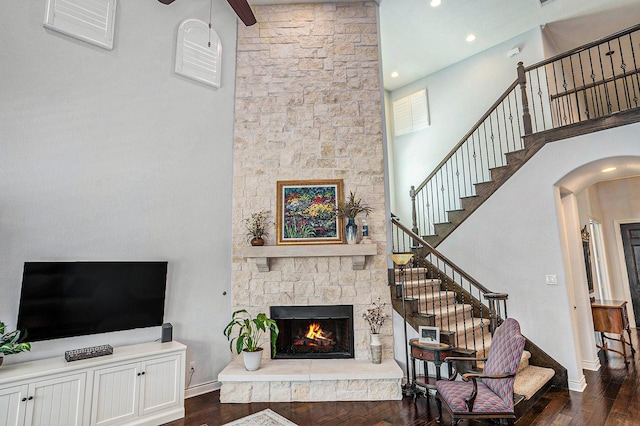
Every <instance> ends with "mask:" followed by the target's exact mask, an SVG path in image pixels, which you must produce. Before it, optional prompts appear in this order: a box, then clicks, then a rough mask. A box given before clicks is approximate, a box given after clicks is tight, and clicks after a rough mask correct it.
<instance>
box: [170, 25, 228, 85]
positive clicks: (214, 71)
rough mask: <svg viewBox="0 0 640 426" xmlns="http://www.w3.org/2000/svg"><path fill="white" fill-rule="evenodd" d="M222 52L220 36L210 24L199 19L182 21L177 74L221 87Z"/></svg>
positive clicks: (179, 29) (177, 55)
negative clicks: (210, 27)
mask: <svg viewBox="0 0 640 426" xmlns="http://www.w3.org/2000/svg"><path fill="white" fill-rule="evenodd" d="M209 41H211V46H209ZM221 54H222V44H221V43H220V37H218V33H216V32H215V31H214V30H213V29H209V25H208V24H206V23H204V22H202V21H200V20H198V19H187V20H185V21H182V23H181V24H180V27H179V28H178V42H177V45H176V68H175V72H176V74H180V75H183V76H185V77H188V78H191V79H193V80H196V81H199V82H201V83H204V84H208V85H209V86H213V87H220V59H221Z"/></svg>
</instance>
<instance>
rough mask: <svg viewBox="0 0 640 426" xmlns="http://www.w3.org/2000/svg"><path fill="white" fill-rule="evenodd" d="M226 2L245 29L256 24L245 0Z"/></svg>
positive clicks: (229, 0)
mask: <svg viewBox="0 0 640 426" xmlns="http://www.w3.org/2000/svg"><path fill="white" fill-rule="evenodd" d="M172 1H173V0H172ZM227 1H228V2H229V4H230V5H231V7H232V8H233V10H235V12H236V15H238V18H240V20H241V21H242V22H244V24H245V25H246V26H247V27H250V26H251V25H253V24H255V23H256V22H257V21H256V17H255V16H254V15H253V11H252V10H251V6H249V3H248V2H247V0H227Z"/></svg>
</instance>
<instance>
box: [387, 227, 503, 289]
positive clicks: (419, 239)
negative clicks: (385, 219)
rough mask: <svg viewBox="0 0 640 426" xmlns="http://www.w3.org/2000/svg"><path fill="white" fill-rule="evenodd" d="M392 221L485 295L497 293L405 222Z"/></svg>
mask: <svg viewBox="0 0 640 426" xmlns="http://www.w3.org/2000/svg"><path fill="white" fill-rule="evenodd" d="M391 223H392V224H393V225H395V226H397V227H398V228H400V229H401V230H402V231H403V232H405V233H406V234H407V235H408V236H409V237H410V238H413V240H414V241H417V242H419V243H420V244H421V245H422V247H424V248H425V249H426V250H428V251H429V253H433V254H434V255H435V256H437V257H438V259H440V260H442V261H443V262H445V263H446V264H448V265H449V266H451V268H452V269H454V270H455V271H456V273H458V274H459V275H460V276H461V277H463V278H464V279H465V280H467V281H468V282H469V283H470V284H472V285H473V286H474V287H476V288H477V289H478V290H480V291H481V292H482V293H483V294H484V295H486V294H496V293H493V292H492V291H491V290H489V289H488V288H486V287H485V286H483V285H482V284H480V283H479V282H478V281H476V280H475V279H473V278H472V277H471V275H469V274H467V273H466V272H465V271H463V270H462V268H460V267H459V266H458V265H456V264H455V263H453V262H452V261H451V260H449V259H447V258H446V257H445V256H444V255H443V254H442V253H440V252H439V251H438V250H436V249H435V248H433V247H431V245H430V244H429V243H427V242H426V241H425V240H423V239H422V238H420V237H419V236H418V235H417V234H415V233H414V232H413V231H411V230H410V229H409V228H407V227H406V226H404V225H403V224H401V223H400V222H398V221H397V220H395V219H393V218H392V219H391Z"/></svg>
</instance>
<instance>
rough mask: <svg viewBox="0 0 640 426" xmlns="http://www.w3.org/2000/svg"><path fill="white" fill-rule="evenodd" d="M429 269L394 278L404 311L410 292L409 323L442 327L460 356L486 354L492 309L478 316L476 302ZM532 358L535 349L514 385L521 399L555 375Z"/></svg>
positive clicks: (446, 340)
mask: <svg viewBox="0 0 640 426" xmlns="http://www.w3.org/2000/svg"><path fill="white" fill-rule="evenodd" d="M429 269H430V268H424V267H414V268H408V269H404V270H401V269H398V268H396V269H395V271H394V275H395V277H394V278H395V280H394V281H395V283H399V284H397V285H396V286H392V287H391V288H392V300H393V304H394V309H395V310H396V311H398V312H400V313H402V312H403V306H402V303H403V301H402V294H403V291H402V290H401V289H402V288H403V289H404V294H405V295H406V298H405V300H404V303H405V306H404V309H405V310H406V311H407V316H408V317H410V318H411V319H412V321H411V320H410V321H409V322H410V323H412V325H413V324H417V326H415V325H414V327H415V328H416V329H418V327H419V326H420V325H422V326H432V327H433V326H435V327H438V328H440V336H441V338H440V339H441V341H442V342H444V343H449V344H451V345H452V346H454V347H455V348H456V349H455V350H454V352H455V353H456V354H457V355H462V356H464V355H468V356H477V357H480V358H482V357H486V356H487V355H488V351H489V347H490V346H491V331H490V329H491V327H490V318H489V317H490V315H489V308H486V307H485V313H486V314H487V315H486V317H487V318H483V317H475V316H474V315H473V311H474V305H473V303H472V301H471V300H469V301H468V303H464V302H461V301H458V300H457V299H456V295H457V292H456V291H455V290H454V289H449V288H447V287H446V285H443V281H442V280H441V279H438V278H433V277H430V275H431V273H430V270H429ZM403 274H404V280H403ZM394 287H395V288H394ZM530 359H531V352H529V351H527V350H525V352H524V354H523V356H522V361H521V362H520V369H519V370H518V374H517V375H516V381H515V385H514V392H515V393H516V394H517V395H518V397H517V398H516V400H518V401H527V400H531V399H532V398H534V396H539V395H541V394H542V393H544V391H546V389H547V388H548V387H549V386H550V385H551V379H553V378H554V376H555V371H554V370H553V369H552V368H547V367H541V366H536V365H531V364H530V362H529V361H530ZM479 367H480V368H481V367H482V365H481V364H480V365H479ZM534 400H535V399H534Z"/></svg>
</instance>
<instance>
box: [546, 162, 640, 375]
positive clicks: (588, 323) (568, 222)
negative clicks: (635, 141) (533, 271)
mask: <svg viewBox="0 0 640 426" xmlns="http://www.w3.org/2000/svg"><path fill="white" fill-rule="evenodd" d="M639 176H640V157H637V156H624V157H609V158H603V159H599V160H596V161H593V162H591V163H588V164H585V165H582V166H580V167H578V168H576V169H574V170H573V171H571V172H570V173H567V174H566V175H565V176H564V177H563V178H562V179H560V180H559V181H558V182H557V184H556V187H557V188H558V191H559V194H560V198H559V199H560V206H559V212H561V217H562V222H563V227H562V228H563V230H564V234H565V235H564V238H563V240H564V247H563V250H564V251H565V254H566V259H567V261H566V269H567V271H566V273H567V277H570V278H571V279H569V280H568V281H570V283H571V285H570V286H568V291H569V293H570V294H569V302H570V305H571V306H570V307H569V309H570V310H571V313H572V324H573V328H574V333H575V335H576V336H577V342H578V346H579V348H576V349H577V352H578V353H579V355H580V359H581V364H582V368H584V369H590V370H597V369H598V368H599V366H600V363H599V359H598V356H597V348H596V347H595V337H594V332H593V321H592V317H591V309H590V300H589V297H594V298H600V297H601V295H602V294H607V295H608V297H611V298H612V299H617V300H627V301H628V302H631V295H630V291H629V281H628V279H627V278H626V276H627V273H626V265H625V262H624V252H623V250H622V239H621V235H620V223H621V222H625V221H636V222H640V199H638V197H634V196H633V194H636V193H639V191H640V177H639ZM593 221H596V222H599V223H600V224H601V225H602V226H601V228H602V245H601V247H600V250H601V251H604V254H603V253H601V256H602V258H601V259H600V261H601V262H602V261H604V262H605V265H604V266H606V268H604V269H605V271H604V273H606V274H607V276H606V277H605V278H606V279H607V280H608V281H609V283H610V285H609V287H608V288H607V289H605V290H606V291H598V290H599V289H594V290H593V291H592V292H590V290H589V287H588V284H587V273H586V268H585V262H584V253H583V251H582V235H581V232H580V231H581V230H582V229H584V227H585V225H586V226H587V228H589V226H588V225H589V223H590V222H593ZM629 305H631V303H629ZM630 307H631V306H630ZM629 316H630V319H632V317H633V311H632V310H631V312H630V313H629Z"/></svg>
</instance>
